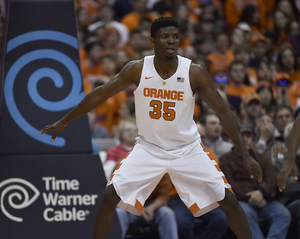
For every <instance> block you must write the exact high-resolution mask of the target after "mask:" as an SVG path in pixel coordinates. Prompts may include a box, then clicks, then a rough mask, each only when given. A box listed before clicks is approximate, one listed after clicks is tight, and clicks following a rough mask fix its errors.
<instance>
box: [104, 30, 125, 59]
mask: <svg viewBox="0 0 300 239" xmlns="http://www.w3.org/2000/svg"><path fill="white" fill-rule="evenodd" d="M120 40H121V38H120V34H119V32H118V31H117V29H116V28H114V27H108V28H107V29H106V30H105V32H104V36H103V45H104V51H103V53H102V55H103V56H107V55H109V56H111V57H115V56H116V54H117V51H118V50H119V49H121V48H122V47H121V45H120Z"/></svg>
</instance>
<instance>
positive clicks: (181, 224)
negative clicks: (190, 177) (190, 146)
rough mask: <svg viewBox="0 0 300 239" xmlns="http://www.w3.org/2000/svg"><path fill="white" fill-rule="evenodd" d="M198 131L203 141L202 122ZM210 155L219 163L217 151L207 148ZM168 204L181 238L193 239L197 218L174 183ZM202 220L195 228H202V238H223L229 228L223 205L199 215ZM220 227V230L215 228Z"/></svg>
mask: <svg viewBox="0 0 300 239" xmlns="http://www.w3.org/2000/svg"><path fill="white" fill-rule="evenodd" d="M197 127H198V132H199V134H200V135H201V140H202V142H203V141H204V140H205V128H204V127H203V125H201V124H199V123H198V124H197ZM205 150H206V152H207V155H208V157H209V158H210V159H211V160H215V161H216V163H217V164H219V159H218V158H217V156H216V154H215V152H214V151H213V150H212V149H210V148H205ZM168 206H169V207H170V208H171V209H172V210H173V211H174V213H175V216H176V221H177V227H178V234H179V239H191V238H194V227H195V218H194V216H193V214H192V213H191V211H190V210H189V209H188V208H187V206H186V205H185V204H184V203H183V202H182V200H181V199H180V197H179V196H178V193H177V191H176V189H175V187H174V186H173V185H172V188H171V190H170V199H169V201H168ZM199 219H200V220H201V221H204V222H205V224H204V227H203V228H195V229H196V230H200V231H201V232H202V233H201V235H200V238H201V239H222V238H223V235H224V233H225V232H226V231H227V230H228V228H229V226H228V223H227V219H226V214H225V212H224V210H223V209H222V208H221V207H217V208H215V209H213V210H212V211H209V212H208V213H206V214H204V215H202V216H200V217H199ZM215 228H218V230H215Z"/></svg>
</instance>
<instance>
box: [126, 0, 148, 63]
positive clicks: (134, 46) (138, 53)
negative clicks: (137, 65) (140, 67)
mask: <svg viewBox="0 0 300 239" xmlns="http://www.w3.org/2000/svg"><path fill="white" fill-rule="evenodd" d="M136 1H139V0H136ZM143 46H144V43H143V37H142V32H141V31H140V30H137V29H136V30H132V31H131V32H130V36H129V41H128V42H127V44H126V46H125V50H126V52H127V53H128V55H129V56H130V58H131V59H140V58H141V57H142V50H143Z"/></svg>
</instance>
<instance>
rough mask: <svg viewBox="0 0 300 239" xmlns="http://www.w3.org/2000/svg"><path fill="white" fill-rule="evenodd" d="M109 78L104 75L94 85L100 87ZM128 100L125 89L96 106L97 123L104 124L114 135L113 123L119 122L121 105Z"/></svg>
mask: <svg viewBox="0 0 300 239" xmlns="http://www.w3.org/2000/svg"><path fill="white" fill-rule="evenodd" d="M107 80H109V78H108V77H107V76H104V77H102V78H100V79H99V80H98V81H96V82H95V84H94V87H98V86H100V85H102V84H103V83H105V82H107ZM126 101H127V95H126V92H125V91H121V92H119V93H118V94H116V95H114V96H112V97H109V98H108V99H107V100H106V101H105V102H104V103H103V104H101V105H99V106H97V107H96V121H95V123H96V124H97V125H102V126H104V127H105V128H106V129H107V130H108V131H109V133H110V135H111V136H113V125H116V124H118V123H119V120H120V118H119V115H118V110H119V109H120V107H121V105H122V104H123V103H124V102H126Z"/></svg>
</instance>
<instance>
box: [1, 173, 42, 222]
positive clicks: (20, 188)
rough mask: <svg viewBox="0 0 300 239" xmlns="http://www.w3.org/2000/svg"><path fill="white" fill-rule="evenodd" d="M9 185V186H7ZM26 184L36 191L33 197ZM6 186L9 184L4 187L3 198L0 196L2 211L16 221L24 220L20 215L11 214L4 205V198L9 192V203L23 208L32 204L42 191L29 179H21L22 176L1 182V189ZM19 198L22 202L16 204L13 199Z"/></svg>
mask: <svg viewBox="0 0 300 239" xmlns="http://www.w3.org/2000/svg"><path fill="white" fill-rule="evenodd" d="M7 185H9V186H7ZM24 185H26V186H27V187H28V188H30V189H32V191H33V192H34V195H33V197H32V198H29V194H28V191H27V190H26V188H25V187H24ZM4 186H7V187H6V188H4V189H3V191H2V192H1V198H0V200H1V201H0V207H1V211H2V212H3V214H4V215H5V216H7V217H8V218H9V219H11V220H13V221H16V222H22V221H23V219H22V218H20V217H15V216H13V215H11V214H10V213H9V212H8V211H7V210H6V208H5V206H4V202H3V201H4V198H5V196H6V195H7V194H9V195H7V196H8V204H9V206H11V207H12V208H14V209H23V208H26V207H28V206H30V205H31V204H32V203H33V202H34V201H35V200H36V199H37V198H38V196H39V195H40V192H39V191H38V190H37V189H36V187H35V186H33V185H32V184H31V183H29V182H28V181H26V180H24V179H21V178H10V179H7V180H5V181H3V182H1V183H0V189H2V188H3V187H4ZM11 192H12V193H11ZM14 198H17V199H18V200H19V201H20V200H22V201H21V203H20V204H15V203H14V201H13V199H14Z"/></svg>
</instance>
